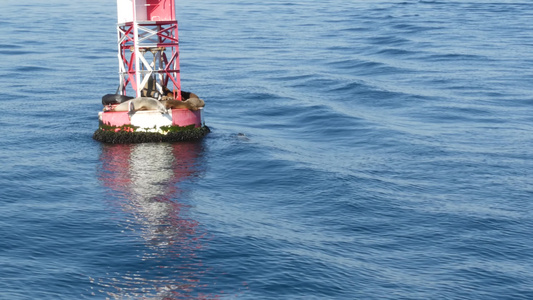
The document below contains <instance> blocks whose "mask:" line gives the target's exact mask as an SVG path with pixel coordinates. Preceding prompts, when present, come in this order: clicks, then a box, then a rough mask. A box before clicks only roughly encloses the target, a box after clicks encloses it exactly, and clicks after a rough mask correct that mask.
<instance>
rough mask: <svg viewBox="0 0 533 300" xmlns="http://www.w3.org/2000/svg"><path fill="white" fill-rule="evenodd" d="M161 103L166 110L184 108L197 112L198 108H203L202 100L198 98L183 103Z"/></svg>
mask: <svg viewBox="0 0 533 300" xmlns="http://www.w3.org/2000/svg"><path fill="white" fill-rule="evenodd" d="M161 103H162V104H163V105H164V106H165V107H166V108H167V109H168V108H178V109H179V108H186V109H189V110H198V109H200V107H204V106H205V102H204V100H202V99H200V98H196V97H194V98H189V99H187V100H185V101H179V100H174V99H167V100H162V101H161Z"/></svg>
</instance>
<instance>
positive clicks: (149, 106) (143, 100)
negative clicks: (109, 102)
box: [111, 97, 167, 114]
mask: <svg viewBox="0 0 533 300" xmlns="http://www.w3.org/2000/svg"><path fill="white" fill-rule="evenodd" d="M138 110H158V111H159V112H160V113H162V114H166V113H167V109H166V108H165V106H164V105H163V104H162V103H161V102H159V101H157V100H156V99H154V98H150V97H139V98H134V99H131V100H128V101H126V102H122V103H120V104H119V105H117V106H115V108H113V109H112V110H111V111H129V112H133V111H138Z"/></svg>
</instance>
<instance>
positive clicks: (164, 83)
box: [117, 21, 181, 100]
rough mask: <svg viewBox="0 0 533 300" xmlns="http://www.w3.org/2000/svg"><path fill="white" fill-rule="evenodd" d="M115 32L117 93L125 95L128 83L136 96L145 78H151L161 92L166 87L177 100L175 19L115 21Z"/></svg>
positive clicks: (177, 43)
mask: <svg viewBox="0 0 533 300" xmlns="http://www.w3.org/2000/svg"><path fill="white" fill-rule="evenodd" d="M117 32H118V59H119V74H120V87H119V91H120V93H121V94H122V95H125V94H126V88H127V87H128V85H129V84H130V83H131V86H132V88H133V90H134V91H135V93H136V96H137V97H140V95H141V90H142V89H143V87H145V86H146V84H147V83H148V80H149V79H150V78H154V79H155V82H156V86H157V90H158V91H159V92H160V93H161V94H163V87H167V88H168V89H169V90H171V91H173V93H174V97H175V98H176V99H178V100H181V93H180V91H181V85H180V67H179V41H178V22H177V21H145V22H142V23H136V22H128V23H124V24H118V26H117ZM150 58H151V59H150ZM169 83H170V86H169Z"/></svg>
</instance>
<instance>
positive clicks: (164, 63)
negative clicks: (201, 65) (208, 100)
mask: <svg viewBox="0 0 533 300" xmlns="http://www.w3.org/2000/svg"><path fill="white" fill-rule="evenodd" d="M117 12H118V14H117V16H118V23H117V33H118V60H119V87H118V89H117V92H116V94H108V95H106V96H104V97H103V98H102V104H103V105H104V110H103V111H102V112H100V113H99V120H100V127H99V129H98V130H97V131H96V132H95V135H94V136H93V137H94V138H95V139H97V140H100V141H104V142H113V143H123V142H143V141H147V142H150V141H175V140H185V139H193V138H196V137H202V136H204V135H205V134H207V132H209V129H208V128H207V127H206V126H205V124H204V120H203V105H202V107H194V108H181V105H178V106H176V105H174V106H170V107H169V106H168V105H167V108H168V109H163V110H162V109H161V107H162V106H161V105H159V104H157V102H154V101H152V99H153V100H157V101H159V100H164V103H166V102H165V100H171V101H173V102H174V103H177V102H175V101H186V100H188V98H190V97H197V96H196V95H195V94H193V93H188V92H183V91H182V90H181V84H180V62H179V39H178V22H177V20H176V11H175V7H174V0H117ZM130 93H131V94H130ZM130 95H131V96H130ZM140 97H148V98H152V99H148V100H150V101H151V102H150V103H155V104H157V106H158V107H159V109H157V108H155V107H150V106H147V105H144V106H142V107H139V105H137V104H138V103H140V102H135V101H137V100H138V99H140ZM132 98H134V99H132ZM144 100H145V101H144V103H145V102H146V98H144ZM191 100H198V99H197V98H195V99H191ZM124 102H131V103H127V104H124ZM201 102H202V104H203V101H201ZM121 104H122V105H121ZM178 104H180V103H178ZM119 105H120V106H119ZM136 105H137V107H136ZM152 106H154V105H152ZM118 107H120V108H121V109H118ZM163 107H164V106H163ZM173 107H174V108H173ZM175 107H180V108H175ZM124 108H126V109H124ZM146 133H152V135H147V134H146ZM139 134H140V135H139ZM104 136H105V137H104ZM139 136H141V137H142V138H139ZM149 136H150V138H147V137H149Z"/></svg>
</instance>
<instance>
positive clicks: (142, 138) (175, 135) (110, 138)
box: [93, 126, 211, 144]
mask: <svg viewBox="0 0 533 300" xmlns="http://www.w3.org/2000/svg"><path fill="white" fill-rule="evenodd" d="M210 131H211V130H209V127H207V126H203V127H196V128H186V129H183V130H179V131H173V132H168V133H166V134H162V133H159V132H143V131H134V132H129V131H111V130H104V129H98V130H96V131H95V132H94V134H93V139H95V140H97V141H99V142H102V143H110V144H133V143H161V142H166V143H170V142H181V141H191V140H198V139H201V138H203V137H204V136H206V135H207V134H208V133H209V132H210Z"/></svg>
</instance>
